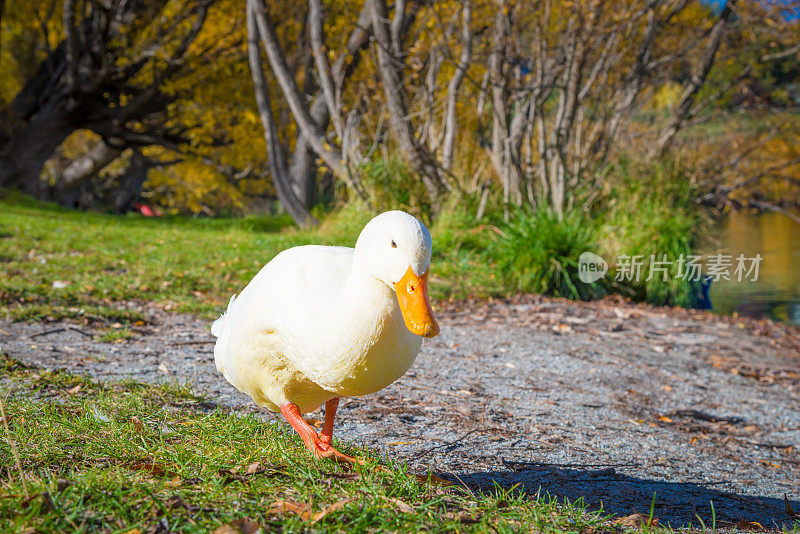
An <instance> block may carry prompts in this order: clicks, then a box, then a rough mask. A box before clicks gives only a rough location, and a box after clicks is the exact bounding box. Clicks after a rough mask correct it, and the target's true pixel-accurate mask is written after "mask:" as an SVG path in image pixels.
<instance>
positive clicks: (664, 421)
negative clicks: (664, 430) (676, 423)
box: [658, 415, 672, 423]
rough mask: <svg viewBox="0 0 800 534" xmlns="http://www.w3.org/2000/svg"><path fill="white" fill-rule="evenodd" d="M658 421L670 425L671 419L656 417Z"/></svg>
mask: <svg viewBox="0 0 800 534" xmlns="http://www.w3.org/2000/svg"><path fill="white" fill-rule="evenodd" d="M658 420H659V421H661V422H662V423H671V422H672V419H670V418H669V417H667V416H666V415H660V416H658Z"/></svg>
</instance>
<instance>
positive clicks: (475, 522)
mask: <svg viewBox="0 0 800 534" xmlns="http://www.w3.org/2000/svg"><path fill="white" fill-rule="evenodd" d="M0 395H2V398H3V399H5V401H4V408H5V413H6V417H7V418H8V419H7V420H8V427H9V431H10V436H9V437H10V439H9V438H7V437H6V436H5V430H4V428H2V425H0V433H3V439H2V440H0V465H1V466H3V477H2V478H0V480H3V482H2V486H1V487H0V488H1V489H0V532H27V531H33V530H31V529H35V531H36V532H73V531H74V532H95V531H103V532H137V530H134V529H138V531H141V532H146V531H148V529H150V528H154V527H156V526H157V525H158V524H159V523H160V524H161V525H166V526H167V528H168V529H169V531H170V532H210V531H212V530H214V529H216V528H218V527H219V526H221V525H226V524H231V523H234V524H236V523H235V522H236V521H243V520H247V521H250V522H255V523H258V525H260V526H261V527H262V528H263V530H264V531H269V530H271V529H276V528H277V529H282V530H284V531H288V532H300V531H306V530H309V529H312V528H313V530H315V531H323V532H327V531H337V532H345V531H346V532H367V531H370V532H390V531H401V532H418V531H420V530H430V531H436V532H442V531H451V532H531V531H537V532H576V533H580V532H602V531H609V532H618V531H619V529H618V527H609V526H608V524H609V523H608V522H607V519H606V518H605V517H603V516H601V515H600V514H597V513H588V512H587V511H586V510H585V509H584V508H583V507H582V506H581V505H579V504H573V503H569V502H560V501H558V500H556V499H552V498H549V497H539V498H534V497H533V496H531V495H528V494H526V493H525V492H524V490H523V488H519V487H517V488H513V489H501V488H495V490H494V491H489V492H483V493H481V492H478V491H476V490H473V489H465V488H461V487H458V486H449V487H447V486H442V485H440V484H437V483H435V479H431V478H430V477H428V476H427V475H426V474H417V475H415V474H412V473H409V472H408V469H407V468H406V466H405V465H402V464H398V463H394V462H391V461H390V462H388V463H383V464H380V466H379V463H378V460H377V459H376V458H375V457H373V456H371V455H370V454H369V453H368V452H367V451H363V450H359V449H354V448H353V447H350V446H348V445H347V444H341V443H339V444H338V445H339V446H340V447H341V448H342V449H343V450H344V451H346V452H348V453H350V454H355V455H358V456H361V457H363V458H365V459H366V460H367V465H365V466H356V467H351V466H343V465H340V464H337V463H335V462H333V461H331V460H314V459H312V458H311V457H310V455H309V454H308V453H307V452H306V450H305V449H304V448H303V446H302V443H301V441H300V440H299V438H297V437H296V436H295V435H294V434H293V433H292V432H291V431H290V430H289V428H288V426H287V425H284V424H280V423H264V422H262V421H260V420H259V419H257V418H256V417H254V416H251V415H241V414H238V415H237V414H233V413H229V412H227V411H225V410H222V409H220V408H213V405H210V403H208V402H206V401H204V400H203V399H200V398H198V397H196V396H194V395H193V394H192V393H191V390H190V388H188V387H185V386H183V387H179V386H167V385H162V386H151V385H142V384H136V383H119V384H111V383H107V384H101V383H97V382H93V381H91V380H88V379H86V378H82V377H78V376H74V375H70V374H66V373H63V372H45V371H42V370H39V369H32V368H26V367H25V366H23V365H22V364H20V363H19V362H16V361H14V360H12V359H9V358H7V357H3V356H2V355H1V354H0ZM9 444H13V445H14V446H15V449H16V450H17V451H18V458H19V467H17V466H16V458H15V454H14V452H13V451H12V448H11V447H10V445H9ZM532 489H533V490H534V491H535V488H532ZM284 501H288V502H289V503H290V504H288V505H287V504H281V502H284ZM332 505H336V506H333V507H332ZM292 507H294V508H295V509H296V510H298V511H299V512H300V513H295V512H292V511H291V510H288V511H287V508H292ZM304 510H308V514H307V515H305V516H304V515H303V511H304ZM324 511H327V512H328V513H327V514H322V513H321V512H324ZM315 517H316V518H317V521H316V522H314V520H315ZM239 525H241V523H239Z"/></svg>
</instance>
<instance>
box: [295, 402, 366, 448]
mask: <svg viewBox="0 0 800 534" xmlns="http://www.w3.org/2000/svg"><path fill="white" fill-rule="evenodd" d="M334 400H335V401H336V402H334V403H333V404H332V405H331V406H333V409H329V408H328V404H327V403H326V405H325V426H324V427H323V428H322V436H320V435H319V434H317V431H316V430H314V428H313V427H312V426H311V425H309V424H308V423H307V422H306V420H305V419H303V416H302V414H301V413H300V408H298V407H297V406H296V405H294V404H291V403H286V404H284V405H283V406H281V413H282V414H283V417H284V418H286V421H288V422H289V424H290V425H292V428H294V429H295V431H296V432H297V433H298V434H300V437H301V438H302V439H303V443H305V445H306V448H307V449H308V450H309V451H311V454H313V455H314V456H315V457H317V458H333V459H334V460H341V461H345V462H350V463H361V462H360V461H359V460H357V459H356V458H353V457H352V456H348V455H346V454H344V453H341V452H339V451H337V450H336V449H334V448H333V446H332V445H331V437H332V435H333V417H334V415H335V414H336V407H337V406H338V405H339V399H334ZM328 402H329V403H330V402H331V401H328Z"/></svg>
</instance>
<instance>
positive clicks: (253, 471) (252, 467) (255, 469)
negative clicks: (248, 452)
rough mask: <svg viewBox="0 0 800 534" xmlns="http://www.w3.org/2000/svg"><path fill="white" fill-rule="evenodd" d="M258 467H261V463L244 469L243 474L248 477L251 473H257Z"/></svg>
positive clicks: (254, 463) (255, 463)
mask: <svg viewBox="0 0 800 534" xmlns="http://www.w3.org/2000/svg"><path fill="white" fill-rule="evenodd" d="M259 467H261V462H253V463H252V464H250V465H248V466H247V467H246V468H245V469H244V472H245V473H247V474H248V475H252V474H253V473H257V472H258V468H259Z"/></svg>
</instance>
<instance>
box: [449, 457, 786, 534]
mask: <svg viewBox="0 0 800 534" xmlns="http://www.w3.org/2000/svg"><path fill="white" fill-rule="evenodd" d="M507 466H508V469H507V470H495V471H476V472H472V473H468V474H465V475H464V474H459V477H460V479H461V480H462V481H463V482H464V483H465V484H466V485H468V486H470V487H473V488H478V489H482V490H490V489H492V488H494V484H495V483H496V484H498V485H500V486H502V487H509V486H512V485H514V484H520V486H519V487H520V489H524V491H526V492H527V493H529V494H535V493H536V492H537V491H540V492H541V494H543V495H544V494H549V495H552V496H557V497H564V498H567V499H569V500H571V501H575V500H578V499H583V501H584V503H585V504H586V505H587V507H588V510H590V511H592V510H599V509H601V508H602V510H604V511H605V512H607V513H611V514H614V515H616V516H626V515H630V514H633V513H640V514H643V515H648V514H649V513H650V507H651V504H653V500H654V499H653V495H654V494H655V505H654V511H653V515H654V517H656V518H657V519H658V520H659V522H660V523H661V524H662V525H670V526H672V527H674V528H678V527H684V526H689V525H690V524H691V525H693V526H694V527H700V521H698V519H697V517H696V516H699V517H700V518H701V519H702V520H703V522H704V523H705V525H706V527H708V528H709V529H710V528H711V526H712V522H713V517H714V516H715V517H716V526H717V528H724V527H726V526H727V527H730V526H731V525H732V524H733V523H737V522H738V521H757V522H759V523H760V524H761V525H763V526H764V527H765V528H767V529H768V530H773V529H775V530H780V529H784V528H785V529H789V530H791V529H792V527H793V526H796V527H797V528H800V520H793V519H791V518H790V517H789V516H788V515H787V511H786V507H785V504H784V501H783V498H775V497H767V496H754V495H741V494H735V493H730V492H727V491H724V490H720V489H716V487H715V486H724V484H725V482H726V481H715V482H700V481H698V482H696V483H692V482H666V481H660V480H650V479H645V478H638V477H633V476H628V475H624V474H621V473H619V472H618V470H617V469H616V468H615V467H612V466H599V465H598V466H587V467H586V468H580V467H577V466H574V467H573V466H570V467H565V466H563V465H556V464H547V463H538V462H514V463H510V462H509V463H508V464H507ZM442 476H445V477H446V476H447V474H445V473H443V474H442ZM787 476H788V475H787ZM449 478H451V479H452V476H450V477H449ZM712 502H713V513H712V505H711V503H712ZM789 503H790V506H791V507H792V509H793V510H795V511H798V510H800V501H797V500H791V499H790V500H789Z"/></svg>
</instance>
